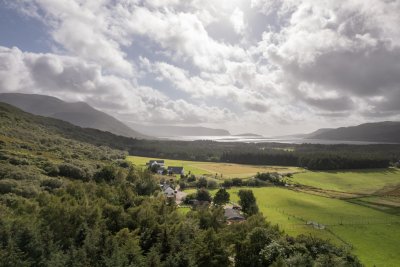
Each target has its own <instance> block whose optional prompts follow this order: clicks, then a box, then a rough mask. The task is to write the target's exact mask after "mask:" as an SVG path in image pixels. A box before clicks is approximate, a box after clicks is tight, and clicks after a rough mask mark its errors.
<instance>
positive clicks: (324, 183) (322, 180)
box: [293, 168, 400, 194]
mask: <svg viewBox="0 0 400 267" xmlns="http://www.w3.org/2000/svg"><path fill="white" fill-rule="evenodd" d="M293 182H294V183H299V184H303V185H308V186H312V187H317V188H321V189H325V190H334V191H340V192H348V193H358V194H371V193H375V192H376V191H378V190H381V189H384V188H385V187H386V188H387V187H392V186H394V185H399V184H400V169H395V168H388V169H378V170H354V171H329V172H315V171H307V172H302V173H297V174H295V175H294V176H293Z"/></svg>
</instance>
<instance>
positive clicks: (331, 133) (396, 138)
mask: <svg viewBox="0 0 400 267" xmlns="http://www.w3.org/2000/svg"><path fill="white" fill-rule="evenodd" d="M306 138H307V139H323V140H343V141H368V142H388V143H400V122H394V121H385V122H377V123H365V124H361V125H358V126H352V127H341V128H337V129H321V130H318V131H317V132H314V133H312V134H310V135H308V136H307V137H306Z"/></svg>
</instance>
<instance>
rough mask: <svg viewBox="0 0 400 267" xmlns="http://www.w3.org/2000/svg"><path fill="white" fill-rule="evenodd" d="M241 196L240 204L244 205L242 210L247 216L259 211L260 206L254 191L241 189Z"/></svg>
mask: <svg viewBox="0 0 400 267" xmlns="http://www.w3.org/2000/svg"><path fill="white" fill-rule="evenodd" d="M239 198H240V200H239V204H240V205H241V206H242V211H243V212H244V213H245V214H246V215H247V216H251V215H253V214H256V213H258V206H257V203H256V198H255V197H254V194H253V191H251V190H244V189H241V190H239Z"/></svg>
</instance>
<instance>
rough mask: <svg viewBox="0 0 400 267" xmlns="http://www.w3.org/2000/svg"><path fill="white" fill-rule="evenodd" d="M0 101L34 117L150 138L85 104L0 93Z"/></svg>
mask: <svg viewBox="0 0 400 267" xmlns="http://www.w3.org/2000/svg"><path fill="white" fill-rule="evenodd" d="M0 101H1V102H5V103H8V104H10V105H13V106H15V107H17V108H20V109H22V110H23V111H26V112H29V113H32V114H35V115H40V116H46V117H51V118H56V119H60V120H64V121H67V122H69V123H72V124H74V125H76V126H80V127H84V128H94V129H98V130H102V131H108V132H110V133H114V134H116V135H121V136H126V137H132V138H145V139H149V138H150V137H149V136H147V135H145V134H142V133H140V132H138V131H136V130H133V129H132V128H130V127H129V126H127V125H125V124H124V123H123V122H121V121H119V120H117V119H116V118H114V117H112V116H111V115H108V114H107V113H105V112H102V111H100V110H97V109H95V108H93V107H92V106H90V105H89V104H87V103H86V102H66V101H63V100H61V99H59V98H56V97H53V96H47V95H39V94H21V93H0Z"/></svg>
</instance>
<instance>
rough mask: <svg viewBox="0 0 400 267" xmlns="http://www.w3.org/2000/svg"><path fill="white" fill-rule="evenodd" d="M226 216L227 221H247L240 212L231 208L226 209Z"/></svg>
mask: <svg viewBox="0 0 400 267" xmlns="http://www.w3.org/2000/svg"><path fill="white" fill-rule="evenodd" d="M224 215H225V218H226V219H227V220H233V221H242V220H244V219H245V218H244V217H243V216H242V215H240V214H239V212H237V211H236V210H234V209H231V208H226V209H225V211H224Z"/></svg>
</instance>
